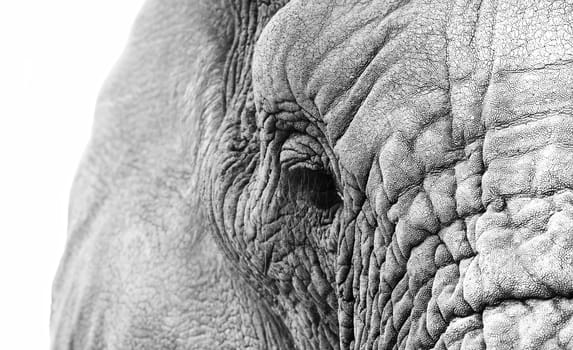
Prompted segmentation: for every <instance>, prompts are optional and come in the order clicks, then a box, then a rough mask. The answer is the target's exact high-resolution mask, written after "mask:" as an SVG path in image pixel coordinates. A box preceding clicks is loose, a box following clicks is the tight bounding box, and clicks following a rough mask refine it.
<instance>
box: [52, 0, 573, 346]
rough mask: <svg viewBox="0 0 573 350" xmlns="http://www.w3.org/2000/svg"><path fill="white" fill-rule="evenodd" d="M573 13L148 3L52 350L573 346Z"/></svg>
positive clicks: (88, 187) (64, 265)
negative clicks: (572, 299)
mask: <svg viewBox="0 0 573 350" xmlns="http://www.w3.org/2000/svg"><path fill="white" fill-rule="evenodd" d="M572 101H573V5H572V4H571V3H569V2H566V1H526V0H523V1H517V0H510V1H496V0H483V1H463V0H460V1H446V0H438V1H429V0H426V1H362V0H360V1H351V0H316V1H291V2H289V3H288V4H287V1H274V0H265V1H263V0H260V1H255V0H252V1H249V0H244V1H240V0H239V1H234V0H225V1H211V0H209V1H207V0H192V1H191V0H172V1H166V0H148V1H147V3H146V5H145V6H144V8H143V9H142V11H141V13H140V15H139V17H138V20H137V22H136V23H135V25H134V29H133V32H132V35H131V39H130V41H129V43H128V45H127V47H126V49H125V52H124V53H123V56H122V58H121V60H120V61H119V62H118V64H117V66H116V67H115V69H114V70H113V72H112V73H111V75H110V77H109V78H108V80H107V81H106V83H105V85H104V87H103V88H102V91H101V94H100V97H99V100H98V104H97V108H96V113H95V121H94V127H93V132H92V138H91V142H90V144H89V146H88V149H87V150H86V152H85V155H84V158H83V161H82V163H81V165H80V168H79V170H78V173H77V176H76V179H75V181H74V185H73V188H72V194H71V199H70V212H69V233H68V241H67V248H66V251H65V253H64V256H63V258H62V261H61V264H60V268H59V270H58V273H57V276H56V279H55V281H54V285H53V306H52V317H51V333H52V349H55V350H60V349H379V350H382V349H440V350H443V349H465V350H468V349H571V348H573V340H572V339H573V303H572V302H571V300H570V298H571V296H572V295H573V239H572V237H573V235H571V230H572V229H573V190H572V188H573V119H572V118H571V114H572V112H573V103H572Z"/></svg>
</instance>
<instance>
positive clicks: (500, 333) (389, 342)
mask: <svg viewBox="0 0 573 350" xmlns="http://www.w3.org/2000/svg"><path fill="white" fill-rule="evenodd" d="M487 141H488V136H486V142H487ZM486 151H487V149H486ZM556 154H557V153H555V152H551V153H547V154H546V157H545V159H543V158H538V160H537V161H536V162H528V164H543V163H544V162H545V163H546V162H549V161H551V160H552V159H555V158H554V157H555V155H556ZM538 156H539V154H538ZM477 158H479V159H481V156H480V157H477ZM486 160H487V157H486ZM468 161H469V162H471V161H472V158H471V157H470V159H469V160H468ZM498 164H501V163H498ZM488 165H489V169H488V171H485V172H484V175H483V181H478V182H476V181H473V179H474V178H475V176H465V175H464V176H461V175H460V174H462V173H463V171H464V170H463V167H462V166H459V167H456V169H450V170H445V171H444V172H442V173H441V174H438V175H428V176H427V177H426V178H425V179H424V180H423V181H422V185H421V186H419V187H416V188H412V189H410V190H408V191H405V192H404V193H402V194H401V195H400V196H399V197H398V198H397V199H396V200H389V199H388V198H389V196H388V195H387V191H385V190H384V184H383V181H382V176H381V172H380V171H376V170H373V171H372V172H371V174H370V178H369V181H370V182H371V183H374V184H377V185H368V186H367V194H368V195H367V196H366V197H365V198H359V196H354V197H356V198H359V199H357V200H354V202H353V203H352V205H351V206H349V207H354V208H358V209H357V210H355V211H352V210H346V213H345V224H344V225H343V226H344V229H343V230H342V232H341V234H340V237H339V248H338V249H339V250H338V252H339V255H338V273H337V286H338V298H339V327H340V332H339V333H340V340H341V348H342V349H370V348H374V349H387V348H393V347H395V346H398V347H399V348H407V349H433V348H436V349H450V348H453V349H485V348H493V349H537V348H563V347H567V346H570V345H567V344H568V342H569V339H570V338H571V333H572V332H571V329H573V328H572V327H573V303H571V302H570V300H569V298H570V296H571V295H573V277H571V276H573V254H572V253H571V252H573V238H572V237H573V236H572V235H571V228H572V227H573V192H572V191H571V190H570V189H569V187H566V186H564V185H562V186H559V187H560V188H559V189H558V190H556V191H554V192H548V193H546V194H541V193H539V194H536V193H534V191H533V192H532V190H531V189H532V186H537V185H536V183H535V182H534V181H537V182H538V183H539V184H540V185H541V184H544V183H545V184H549V183H550V182H549V181H547V182H541V181H540V180H536V176H524V177H517V178H516V177H513V179H514V180H513V182H512V183H511V184H507V182H504V181H502V180H503V179H502V175H503V174H504V173H507V171H508V170H507V169H506V170H505V171H502V170H503V169H501V168H499V165H497V164H496V162H495V161H491V162H489V163H488ZM473 168H476V169H478V168H479V167H473ZM549 169H552V170H551V171H553V172H557V171H558V169H560V168H559V167H558V166H552V167H550V168H549ZM561 169H565V167H561ZM531 171H532V172H533V173H534V174H538V175H537V176H541V175H543V174H545V171H546V170H543V169H541V168H538V169H533V170H531ZM562 173H563V172H562ZM456 179H467V180H465V181H459V182H458V185H457V186H454V185H453V184H455V181H456ZM520 179H523V181H524V182H521V183H520V181H521V180H520ZM526 180H529V181H530V182H525V181H526ZM531 180H533V181H531ZM470 183H471V184H473V185H471V186H470V185H469V184H470ZM562 183H565V182H562ZM478 186H479V188H480V189H483V193H484V194H483V196H482V197H481V198H480V197H479V196H477V197H476V196H475V195H474V194H473V193H472V191H477V188H478ZM504 186H505V187H504ZM512 186H513V187H512ZM472 188H473V190H472ZM515 188H525V189H526V190H527V191H526V192H525V193H518V194H515V193H514V194H512V193H509V192H508V191H509V190H512V189H513V190H515ZM504 191H505V192H504ZM492 193H495V194H496V195H491V194H492ZM490 196H491V197H490ZM350 197H353V196H350ZM354 197H353V198H354ZM468 197H469V198H478V200H477V202H476V203H479V205H484V206H485V208H484V207H481V209H480V207H479V205H477V204H476V206H474V207H473V208H470V206H469V205H467V203H469V200H468V199H467V198H468ZM456 203H457V205H456Z"/></svg>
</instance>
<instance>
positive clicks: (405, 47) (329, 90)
mask: <svg viewBox="0 0 573 350" xmlns="http://www.w3.org/2000/svg"><path fill="white" fill-rule="evenodd" d="M447 7H448V4H447V2H444V1H442V2H440V1H438V2H434V3H431V2H423V1H373V2H356V3H353V2H351V1H344V0H337V1H317V2H310V3H303V2H297V1H295V2H291V3H290V4H289V5H288V6H287V7H285V8H284V9H283V10H281V12H279V13H278V14H277V15H276V16H275V17H274V18H273V20H272V21H271V22H270V23H269V25H268V26H267V28H265V31H264V33H263V34H262V35H261V39H260V41H259V42H258V43H257V49H256V51H255V56H254V62H253V76H254V92H255V98H256V99H257V100H258V101H264V103H263V102H260V106H261V108H267V109H270V110H271V111H272V110H274V109H280V103H281V102H283V101H289V102H296V103H297V104H298V105H299V106H300V107H301V108H303V109H304V110H305V111H307V112H308V113H309V114H310V115H312V116H314V117H315V118H317V119H318V121H319V123H320V124H321V125H322V129H323V131H324V132H325V134H326V137H327V138H328V140H329V141H330V142H331V144H332V145H333V146H334V145H336V147H335V151H337V153H338V154H339V155H340V161H341V163H342V164H344V165H345V167H346V168H347V169H349V170H350V171H351V172H353V173H355V174H357V173H360V172H366V171H367V169H368V168H369V167H370V165H371V160H372V159H367V158H371V157H372V156H373V155H374V154H375V153H376V152H375V149H374V148H375V147H377V145H379V142H378V141H379V140H383V139H385V138H387V137H388V136H389V135H390V133H391V132H392V130H394V131H395V130H396V127H398V128H399V129H404V130H405V131H406V130H408V129H410V130H412V128H411V126H412V125H406V124H407V123H417V124H420V123H419V121H418V120H417V119H419V117H420V115H419V113H418V112H420V111H423V112H424V115H426V114H430V115H431V114H435V113H441V112H443V110H444V106H446V105H447V103H448V100H447V87H448V80H447V69H446V63H445V62H446V52H445V46H446V42H445V41H446V38H445V26H446V23H445V18H446V16H445V15H444V14H445V11H446V10H447ZM412 118H414V119H416V120H412ZM345 156H348V158H347V159H346V158H345Z"/></svg>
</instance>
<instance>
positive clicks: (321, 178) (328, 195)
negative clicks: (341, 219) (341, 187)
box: [286, 167, 342, 209]
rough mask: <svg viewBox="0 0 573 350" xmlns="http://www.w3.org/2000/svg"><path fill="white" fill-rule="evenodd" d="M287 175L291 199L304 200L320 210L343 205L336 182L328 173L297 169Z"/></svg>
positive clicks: (303, 168)
mask: <svg viewBox="0 0 573 350" xmlns="http://www.w3.org/2000/svg"><path fill="white" fill-rule="evenodd" d="M286 175H287V176H286V177H287V186H288V187H287V190H288V193H289V196H290V197H291V198H296V200H304V201H305V202H307V203H309V204H311V205H312V206H314V207H316V208H318V209H330V208H333V207H336V206H338V205H340V204H341V203H342V198H341V196H340V195H339V193H338V189H337V187H336V182H335V181H334V179H333V178H332V176H331V175H330V174H328V173H327V172H326V171H324V170H320V169H310V168H306V167H296V168H294V169H289V170H287V174H286Z"/></svg>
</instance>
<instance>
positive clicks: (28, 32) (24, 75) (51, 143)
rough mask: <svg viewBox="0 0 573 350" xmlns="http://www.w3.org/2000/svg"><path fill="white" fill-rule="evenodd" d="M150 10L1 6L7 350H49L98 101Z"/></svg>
mask: <svg viewBox="0 0 573 350" xmlns="http://www.w3.org/2000/svg"><path fill="white" fill-rule="evenodd" d="M142 3H143V0H96V1H85V0H14V1H9V0H3V1H0V349H48V348H49V328H48V324H49V313H50V298H51V292H50V289H51V283H52V279H53V277H54V273H55V272H56V269H57V266H58V262H59V258H60V255H61V254H62V252H63V249H64V245H65V237H66V221H67V218H66V216H67V202H68V194H69V190H70V186H71V183H72V179H73V176H74V173H75V169H76V167H77V164H78V162H79V159H80V157H81V155H82V153H83V149H84V147H85V145H86V143H87V141H88V139H89V134H90V127H91V122H92V115H93V110H94V104H95V100H96V97H97V94H98V91H99V88H100V86H101V85H102V83H103V80H104V79H105V77H106V76H107V74H108V72H109V71H110V70H111V68H112V66H113V64H114V63H115V61H116V60H117V58H118V57H119V55H120V54H121V51H122V49H123V46H124V45H125V42H126V40H127V37H128V34H129V31H130V28H131V25H132V23H133V21H134V19H135V16H136V15H137V13H138V11H139V8H140V7H141V5H142Z"/></svg>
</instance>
